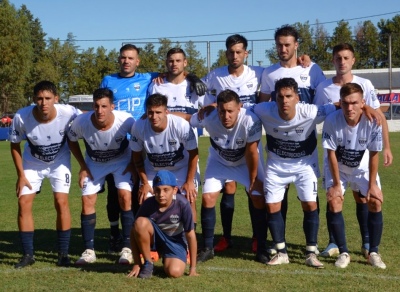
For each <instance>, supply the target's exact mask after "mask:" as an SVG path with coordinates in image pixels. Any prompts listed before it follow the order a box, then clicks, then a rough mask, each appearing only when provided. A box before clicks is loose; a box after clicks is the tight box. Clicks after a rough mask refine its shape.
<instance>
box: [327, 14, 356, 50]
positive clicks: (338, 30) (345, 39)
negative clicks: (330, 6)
mask: <svg viewBox="0 0 400 292" xmlns="http://www.w3.org/2000/svg"><path fill="white" fill-rule="evenodd" d="M340 43H349V44H351V45H353V46H354V40H353V37H352V34H351V28H350V26H349V23H348V22H347V21H344V20H341V21H339V22H338V25H337V27H335V29H334V31H333V34H332V38H331V42H330V47H331V48H333V47H334V46H336V45H337V44H340Z"/></svg>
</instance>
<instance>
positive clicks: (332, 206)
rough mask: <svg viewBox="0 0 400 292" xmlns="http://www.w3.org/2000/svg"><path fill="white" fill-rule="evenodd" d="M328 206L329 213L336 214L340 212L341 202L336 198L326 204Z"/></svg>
mask: <svg viewBox="0 0 400 292" xmlns="http://www.w3.org/2000/svg"><path fill="white" fill-rule="evenodd" d="M328 206H329V211H331V212H333V213H337V212H340V211H342V208H343V201H342V200H341V198H339V197H336V198H333V199H332V200H330V201H329V202H328Z"/></svg>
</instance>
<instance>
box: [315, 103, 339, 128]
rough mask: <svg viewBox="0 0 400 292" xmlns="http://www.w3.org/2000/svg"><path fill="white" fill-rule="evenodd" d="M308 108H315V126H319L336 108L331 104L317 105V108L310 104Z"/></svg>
mask: <svg viewBox="0 0 400 292" xmlns="http://www.w3.org/2000/svg"><path fill="white" fill-rule="evenodd" d="M309 106H312V107H316V108H317V115H316V117H315V122H316V123H317V124H320V123H322V122H323V121H325V119H326V117H327V116H328V115H329V114H330V113H333V112H335V111H336V107H335V106H334V105H333V104H325V105H319V106H315V105H313V104H311V105H309Z"/></svg>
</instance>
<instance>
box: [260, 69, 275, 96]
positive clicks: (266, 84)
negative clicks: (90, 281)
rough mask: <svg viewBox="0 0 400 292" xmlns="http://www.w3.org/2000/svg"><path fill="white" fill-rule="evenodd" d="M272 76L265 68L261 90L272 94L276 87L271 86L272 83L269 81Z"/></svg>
mask: <svg viewBox="0 0 400 292" xmlns="http://www.w3.org/2000/svg"><path fill="white" fill-rule="evenodd" d="M269 80H270V77H269V76H268V71H267V70H266V69H264V71H263V73H262V76H261V87H260V92H262V93H265V94H271V93H272V91H274V88H271V84H270V82H269Z"/></svg>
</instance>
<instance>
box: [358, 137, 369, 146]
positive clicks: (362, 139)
mask: <svg viewBox="0 0 400 292" xmlns="http://www.w3.org/2000/svg"><path fill="white" fill-rule="evenodd" d="M358 143H360V145H361V146H365V144H367V138H359V139H358Z"/></svg>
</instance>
